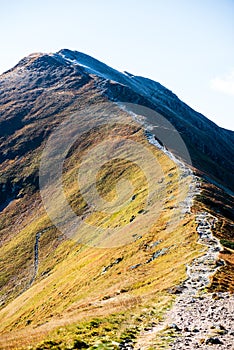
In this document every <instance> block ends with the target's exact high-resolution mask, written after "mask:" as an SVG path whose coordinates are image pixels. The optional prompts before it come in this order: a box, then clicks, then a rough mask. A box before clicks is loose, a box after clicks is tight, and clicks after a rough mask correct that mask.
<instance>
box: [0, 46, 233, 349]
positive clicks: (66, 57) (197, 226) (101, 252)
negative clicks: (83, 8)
mask: <svg viewBox="0 0 234 350" xmlns="http://www.w3.org/2000/svg"><path fill="white" fill-rule="evenodd" d="M233 155H234V132H233V131H229V130H225V129H222V128H220V127H218V126H217V125H215V124H214V123H213V122H211V121H210V120H208V119H207V118H206V117H205V116H203V115H201V114H200V113H198V112H196V111H194V110H193V109H191V108H190V107H189V106H188V105H186V104H185V103H184V102H182V101H181V100H180V99H179V98H178V97H177V96H176V95H175V94H174V93H173V92H171V91H170V90H168V89H167V88H165V87H164V86H162V85H161V84H159V83H158V82H155V81H152V80H150V79H147V78H143V77H139V76H135V75H133V74H130V73H128V72H124V73H122V72H119V71H117V70H115V69H113V68H111V67H109V66H107V65H106V64H104V63H102V62H100V61H98V60H96V59H94V58H92V57H90V56H88V55H85V54H83V53H81V52H77V51H70V50H67V49H64V50H61V51H59V52H57V53H52V54H43V53H35V54H32V55H30V56H28V57H26V58H24V59H22V60H21V61H20V62H19V63H18V64H17V65H16V66H15V67H13V68H12V69H10V70H9V71H7V72H5V73H3V74H2V75H1V76H0V290H1V291H0V319H1V322H0V349H85V348H86V349H165V348H167V347H168V348H171V349H183V350H184V349H187V348H188V349H197V348H200V349H207V348H208V347H212V348H213V349H219V348H221V349H231V348H232V346H233V345H232V344H233V337H234V334H233V329H232V323H233V322H232V321H233V305H234V304H233V302H234V300H233V290H234V282H233V277H234V269H233V264H234V237H233V227H234V213H233V202H234V200H233V192H234V180H233V172H234V160H233V159H234V157H233Z"/></svg>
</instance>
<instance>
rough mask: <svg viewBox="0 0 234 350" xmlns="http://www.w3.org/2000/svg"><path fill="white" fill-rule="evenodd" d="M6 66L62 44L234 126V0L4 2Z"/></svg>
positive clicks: (0, 64) (0, 59)
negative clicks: (161, 87) (145, 80)
mask: <svg viewBox="0 0 234 350" xmlns="http://www.w3.org/2000/svg"><path fill="white" fill-rule="evenodd" d="M0 9H1V14H2V16H1V17H2V18H1V24H0V29H1V33H4V34H3V35H2V36H1V38H0V49H1V56H0V73H2V72H4V71H6V70H7V69H9V68H11V67H13V66H14V65H15V64H16V63H17V62H18V61H19V60H20V59H21V58H23V57H24V56H27V55H28V54H31V53H33V52H39V51H40V52H55V51H58V50H60V49H62V48H68V49H71V50H78V51H81V52H84V53H86V54H89V55H91V56H93V57H95V58H97V59H99V60H100V61H103V62H105V63H106V64H108V65H110V66H112V67H113V68H116V69H118V70H120V71H124V70H126V71H128V72H130V73H132V74H134V75H141V76H144V77H148V78H150V79H153V80H156V81H158V82H160V83H161V84H163V85H164V86H166V87H167V88H169V89H170V90H172V91H173V92H174V93H175V94H176V95H177V96H178V97H179V98H180V99H182V100H183V101H184V102H185V103H187V104H189V105H190V106H191V107H192V108H194V109H195V110H197V111H199V112H201V113H202V114H204V115H205V116H206V117H208V118H209V119H211V120H212V121H214V122H215V123H216V124H218V125H219V126H222V127H224V128H227V129H231V130H234V118H233V115H234V45H233V42H234V21H233V18H234V2H233V1H232V0H222V1H219V0H213V1H212V0H203V1H202V0H197V1H190V2H188V1H186V0H165V1H162V0H145V1H142V0H137V1H134V0H127V1H124V0H119V1H118V2H115V1H110V0H109V1H108V0H100V1H95V0H87V1H85V2H84V1H79V0H78V1H75V0H68V1H66V2H64V1H62V0H57V1H55V0H50V1H46V0H41V1H40V2H36V1H29V0H22V1H20V2H18V1H16V0H9V1H7V2H3V1H1V2H0Z"/></svg>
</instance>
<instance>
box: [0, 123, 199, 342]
mask: <svg viewBox="0 0 234 350" xmlns="http://www.w3.org/2000/svg"><path fill="white" fill-rule="evenodd" d="M103 132H104V133H105V132H108V133H109V132H110V131H109V130H107V131H105V130H104V131H103ZM113 133H115V135H116V133H119V135H120V136H125V137H128V138H133V139H135V140H136V141H137V142H142V143H143V144H144V145H145V147H149V148H150V149H151V152H153V153H154V154H155V157H157V159H158V161H159V162H160V165H161V167H162V168H163V171H164V173H165V188H164V187H162V186H160V184H158V183H155V191H156V190H157V191H159V192H160V191H162V195H163V196H166V198H165V202H164V207H163V210H162V211H161V215H160V217H159V218H158V220H157V221H156V222H155V223H152V226H151V227H148V228H147V229H146V230H145V232H141V235H140V232H139V233H138V232H136V233H137V234H138V236H139V237H138V239H137V240H136V241H135V242H132V243H131V244H129V245H125V246H123V247H120V248H109V249H104V248H92V247H87V246H80V245H77V244H76V243H75V242H74V241H72V240H69V239H66V238H65V237H63V236H61V234H60V233H59V232H57V231H56V229H55V228H53V227H52V228H51V229H49V230H48V231H47V232H46V233H45V234H44V235H43V236H42V237H41V240H40V265H39V271H38V274H37V277H36V280H35V282H34V284H33V285H32V286H31V288H29V289H28V290H26V291H25V292H24V293H23V294H21V295H19V296H18V297H16V295H17V293H19V289H20V288H16V289H14V292H13V294H11V296H10V299H9V300H10V303H9V304H8V305H6V306H5V307H3V308H2V310H1V312H0V317H1V320H2V322H1V325H0V332H1V340H0V346H1V347H2V348H8V347H9V348H15V347H20V346H26V345H27V344H30V343H31V342H37V341H39V340H40V339H43V338H44V337H45V335H46V334H47V333H49V334H50V332H51V331H52V332H53V336H52V335H51V336H52V337H53V338H55V339H57V338H58V340H59V341H61V339H63V342H64V343H66V341H68V340H66V336H65V335H64V333H65V334H67V333H69V332H70V333H71V334H72V335H70V336H69V337H68V338H69V341H71V339H73V338H74V339H76V338H77V337H78V338H79V336H78V335H77V327H78V328H79V327H80V328H81V330H80V331H79V332H80V333H82V332H83V333H84V334H82V336H81V338H82V339H84V340H85V341H86V342H88V343H89V344H93V343H95V342H96V341H97V340H98V339H100V338H102V339H104V338H107V339H108V334H111V338H113V339H116V340H119V339H120V337H121V336H122V337H124V334H125V333H126V332H127V331H128V329H129V328H132V327H136V326H139V325H140V324H142V322H145V323H147V322H149V315H148V313H149V312H152V314H153V315H154V317H155V320H156V321H157V320H158V317H159V316H160V315H161V313H162V311H163V310H164V309H165V307H166V306H168V305H169V304H170V303H171V301H172V300H173V296H172V295H170V294H169V293H168V292H167V290H168V288H170V287H172V286H173V285H175V284H178V283H180V282H181V281H182V280H183V279H184V278H185V264H186V263H187V262H188V261H191V259H193V258H194V257H195V256H196V255H197V254H198V253H199V249H200V246H199V245H197V244H196V234H195V223H194V221H193V220H191V216H187V217H185V218H182V219H181V220H180V221H179V225H178V226H177V225H176V224H175V222H176V220H175V217H173V216H172V212H173V211H172V209H171V208H173V206H175V203H176V201H175V198H176V196H177V195H178V181H180V186H181V187H180V196H181V197H180V198H179V201H181V200H182V199H183V197H185V196H186V193H187V189H188V184H189V182H190V178H187V179H185V180H183V181H182V180H178V179H179V170H178V169H177V168H176V167H175V164H174V163H173V162H172V161H171V160H169V159H168V158H167V157H166V156H165V155H164V154H162V153H161V152H160V151H157V150H156V149H155V148H154V147H153V146H150V145H147V143H146V140H145V138H144V135H143V133H142V131H141V130H138V131H137V130H127V131H126V129H123V128H117V129H116V130H113ZM102 136H104V135H102ZM93 140H95V142H98V139H97V138H94V137H93V135H92V134H90V140H89V141H90V142H87V143H86V145H87V144H88V145H90V147H91V146H92V142H94V141H93ZM86 141H87V139H86ZM78 149H79V152H78ZM78 149H76V150H74V152H73V153H72V155H71V156H70V158H69V159H68V161H67V164H66V172H65V174H64V182H65V189H66V193H67V196H68V198H69V199H70V201H71V205H72V206H73V208H74V209H76V210H77V211H79V206H81V207H82V208H84V206H83V205H82V200H81V198H80V194H79V191H77V185H76V182H75V181H73V179H75V174H76V166H78V165H79V158H80V156H81V155H82V150H83V151H84V150H86V151H87V148H86V146H85V145H82V144H80V145H78ZM75 164H76V166H75ZM116 165H117V168H118V170H117V171H116V169H115V166H116ZM169 173H170V174H173V175H170V177H169V176H168V175H169ZM120 174H121V176H120ZM121 177H123V178H127V179H129V180H130V181H131V182H132V183H133V184H134V188H135V191H136V194H138V193H139V191H140V193H139V195H137V196H136V199H135V200H134V201H132V202H131V203H130V204H129V206H128V208H123V210H122V211H121V212H120V213H119V214H118V215H117V216H116V215H112V216H110V217H108V218H107V219H105V220H104V221H103V218H100V216H99V214H95V213H93V214H92V215H90V217H89V218H88V220H90V221H91V222H92V223H95V224H96V225H99V224H101V225H104V227H105V225H107V224H108V225H110V226H111V225H113V226H115V225H116V223H117V222H118V223H120V224H121V222H122V224H123V226H124V225H125V223H126V221H129V220H130V218H131V217H132V215H141V220H143V222H144V215H143V214H137V213H138V212H139V211H140V210H141V209H142V206H143V204H144V189H145V191H146V192H147V183H146V181H145V179H144V176H142V174H141V171H140V170H139V169H137V168H136V166H135V165H130V164H126V162H123V161H120V162H119V163H118V164H116V163H114V162H112V163H110V164H108V165H107V166H106V167H104V168H103V169H102V170H101V172H100V179H102V178H104V179H105V186H104V184H103V181H101V180H100V181H99V185H98V186H99V191H100V193H101V194H102V195H103V196H104V197H106V198H109V199H112V198H113V197H114V196H115V190H114V189H115V183H116V182H117V181H118V180H119V179H120V178H121ZM181 189H182V191H181ZM165 191H166V192H165ZM170 192H171V193H170ZM142 193H143V194H142ZM34 196H36V194H34ZM8 210H10V209H8ZM82 210H83V209H82ZM176 210H178V209H175V211H174V212H173V213H176ZM178 213H179V211H178V212H177V214H178ZM33 215H34V213H33V211H32V212H31V213H30V214H29V215H28V220H29V221H31V220H32V217H33ZM37 215H38V218H37V219H36V220H32V221H31V222H30V223H29V224H28V225H27V226H26V227H25V228H23V229H21V230H19V232H18V233H17V234H16V235H14V237H13V236H12V239H11V240H9V241H8V242H6V243H5V244H4V245H3V246H2V248H1V256H2V257H3V258H4V262H3V263H4V265H3V269H4V271H5V272H6V275H5V276H3V278H6V279H7V277H8V276H11V278H10V279H9V280H8V283H6V284H5V288H10V287H11V286H12V284H11V282H10V281H11V279H12V276H17V278H18V280H19V281H21V280H22V279H21V274H22V275H24V273H25V271H26V270H25V268H27V271H26V274H25V275H24V276H30V277H28V280H27V281H25V283H24V287H27V285H28V283H29V281H30V278H31V276H32V273H33V266H32V264H33V259H32V255H33V245H34V240H35V235H36V233H37V232H39V231H40V230H41V229H43V228H46V227H49V226H50V225H51V223H50V222H49V219H48V218H47V216H46V214H45V213H44V212H43V208H42V207H41V209H40V210H38V209H37ZM174 215H175V214H174ZM170 221H171V225H169V227H168V222H170ZM143 233H144V234H143ZM141 236H142V237H141ZM155 241H161V243H159V245H158V246H157V247H156V246H155V247H153V246H152V244H153V243H154V242H155ZM163 247H164V248H169V251H168V252H167V254H165V255H164V256H161V257H158V258H157V259H156V260H155V261H152V262H150V263H148V264H146V263H145V262H146V261H147V260H148V259H149V258H150V257H151V256H152V254H153V253H154V252H155V251H156V250H158V249H161V248H163ZM117 258H122V259H123V260H122V261H121V262H120V263H118V264H115V265H113V266H112V267H111V268H109V269H108V270H107V272H106V273H105V274H102V270H103V267H105V266H109V265H110V264H111V263H113V262H114V261H115V260H116V259H117ZM139 263H141V264H142V265H141V266H139V267H138V268H136V269H131V266H133V265H136V264H139ZM22 267H24V268H23V269H22ZM29 271H31V272H30V273H29ZM21 290H22V289H21ZM3 291H4V292H6V290H3ZM15 297H16V298H15ZM11 299H14V300H12V301H11ZM132 315H134V317H133V316H132ZM147 315H148V316H147ZM138 316H139V320H138ZM93 317H95V318H97V317H99V320H101V321H98V322H101V325H100V327H99V326H98V327H96V328H98V330H95V331H93V327H91V326H90V320H91V319H92V318H93ZM85 322H87V323H85ZM67 324H73V326H69V327H68V328H62V329H63V330H62V331H61V330H60V331H59V332H58V333H57V331H54V329H57V327H61V326H64V325H67ZM103 324H104V325H105V327H107V328H108V327H109V328H108V329H109V330H108V331H105V329H104V328H103V327H104V326H103ZM117 324H118V327H117V326H116V325H117ZM90 327H91V328H90ZM80 328H79V329H80ZM94 328H95V327H94ZM74 329H76V331H74ZM87 329H89V331H87ZM54 332H55V333H54ZM79 332H78V333H79ZM70 333H69V334H70ZM26 334H27V340H26V339H25V335H26ZM16 344H17V345H16Z"/></svg>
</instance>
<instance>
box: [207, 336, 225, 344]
mask: <svg viewBox="0 0 234 350" xmlns="http://www.w3.org/2000/svg"><path fill="white" fill-rule="evenodd" d="M210 344H211V345H213V344H220V345H223V342H222V341H221V340H220V339H219V338H212V337H211V338H208V339H206V345H210Z"/></svg>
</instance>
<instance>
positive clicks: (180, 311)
mask: <svg viewBox="0 0 234 350" xmlns="http://www.w3.org/2000/svg"><path fill="white" fill-rule="evenodd" d="M148 140H149V142H150V143H152V144H154V145H155V146H156V147H158V148H160V149H161V150H163V151H164V152H165V153H166V154H167V155H168V156H169V157H170V158H171V159H172V160H173V161H174V162H175V163H176V164H177V165H178V166H179V167H180V169H181V171H182V176H192V177H193V180H192V182H191V184H190V188H189V192H188V195H187V198H186V200H185V201H184V202H183V203H182V205H183V208H182V210H183V212H184V213H190V212H191V207H192V204H193V198H194V197H195V196H196V195H197V194H199V193H200V190H199V180H198V179H197V178H196V177H195V176H194V175H193V172H192V170H191V169H189V168H188V167H187V166H186V165H185V164H183V163H182V162H181V161H180V160H178V159H177V158H176V157H174V155H173V154H171V153H170V152H169V151H167V150H166V149H165V148H164V147H163V146H161V145H160V144H159V143H158V142H157V141H156V140H155V139H154V137H153V135H149V136H148ZM217 221H218V220H217V218H216V217H214V216H212V215H211V214H209V213H208V212H201V213H198V214H197V216H196V223H197V233H198V237H199V238H198V243H200V244H201V245H202V246H204V254H203V255H202V256H200V257H198V258H196V259H195V260H193V262H192V263H191V264H190V265H188V266H187V267H186V268H187V276H188V277H187V280H186V281H185V282H184V283H183V285H182V286H181V289H180V292H181V294H180V296H179V297H178V298H177V300H176V302H175V304H174V305H173V307H172V309H171V310H169V311H168V313H167V314H166V315H165V318H164V321H163V322H161V323H159V324H157V325H156V326H154V327H152V328H150V329H149V330H147V331H145V330H144V331H142V332H141V333H140V335H139V337H138V339H137V342H136V344H135V345H134V346H133V344H126V345H127V346H126V347H121V348H122V349H135V350H147V349H156V350H158V349H159V348H158V347H157V346H155V345H154V340H155V338H156V336H157V335H159V334H160V336H161V338H164V339H165V340H166V339H168V338H169V337H170V336H169V335H167V334H166V333H167V331H168V330H170V332H172V333H173V334H174V335H173V338H171V341H170V342H169V345H168V349H173V350H184V349H189V350H193V349H204V350H206V349H208V348H211V349H214V350H216V349H223V350H226V349H234V297H233V296H232V295H230V294H229V293H218V294H217V293H216V294H215V293H214V294H205V293H202V290H204V288H205V287H207V286H208V285H209V283H210V277H211V276H212V275H213V274H214V273H215V272H216V271H217V270H218V269H219V268H220V266H223V264H224V262H223V261H222V260H219V259H218V255H219V252H220V251H221V249H222V247H221V245H220V243H219V240H218V239H217V238H215V237H214V236H213V233H212V229H214V228H215V225H216V223H217ZM131 346H132V347H131Z"/></svg>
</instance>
